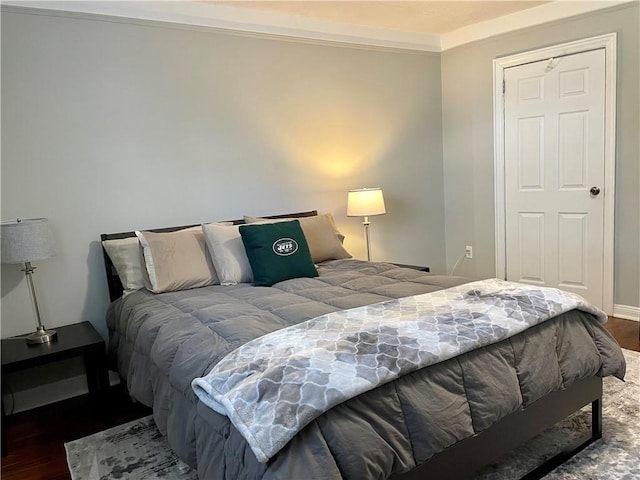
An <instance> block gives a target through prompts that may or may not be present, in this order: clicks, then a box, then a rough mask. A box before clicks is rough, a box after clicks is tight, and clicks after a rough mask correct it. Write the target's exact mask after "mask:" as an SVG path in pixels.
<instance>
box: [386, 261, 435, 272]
mask: <svg viewBox="0 0 640 480" xmlns="http://www.w3.org/2000/svg"><path fill="white" fill-rule="evenodd" d="M394 265H396V266H398V267H402V268H412V269H413V270H420V271H421V272H430V271H431V269H430V268H429V267H423V266H420V265H406V264H404V263H394Z"/></svg>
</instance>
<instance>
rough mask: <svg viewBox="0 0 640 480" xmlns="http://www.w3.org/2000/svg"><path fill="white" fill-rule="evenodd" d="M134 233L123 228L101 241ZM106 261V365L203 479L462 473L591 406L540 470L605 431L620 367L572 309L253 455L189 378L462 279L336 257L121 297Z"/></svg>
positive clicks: (335, 411) (391, 385) (349, 405)
mask: <svg viewBox="0 0 640 480" xmlns="http://www.w3.org/2000/svg"><path fill="white" fill-rule="evenodd" d="M315 216H317V212H315V211H312V212H303V213H300V214H292V215H282V216H276V217H287V218H288V217H300V218H305V217H315ZM273 218H275V217H273ZM230 223H233V224H236V225H237V224H240V223H242V221H233V222H230ZM184 228H185V227H172V228H167V229H159V230H155V232H156V233H167V232H175V231H177V230H182V229H184ZM197 228H198V227H197V226H196V229H197ZM134 237H135V233H134V232H125V233H118V234H106V235H102V236H101V239H102V240H103V242H104V241H109V240H117V239H127V238H134ZM105 263H106V267H107V276H108V283H109V289H110V295H111V298H112V300H113V303H112V304H111V305H110V307H109V311H108V313H107V324H108V327H109V331H110V343H109V355H110V361H111V364H112V368H113V369H116V370H118V371H119V373H120V375H121V377H122V378H123V379H124V381H125V382H126V384H127V388H128V389H129V392H130V394H131V396H132V398H134V399H135V400H136V401H139V402H141V403H143V404H145V405H148V406H150V407H153V415H154V420H155V422H156V424H157V425H158V428H159V429H160V431H161V432H162V433H163V434H164V435H165V437H166V438H167V440H168V443H169V445H170V446H171V448H172V449H173V450H174V451H175V452H176V453H177V454H178V455H179V456H180V457H181V458H182V459H183V460H184V461H186V462H187V463H188V464H189V465H191V466H192V467H194V468H196V469H197V471H198V475H199V477H200V478H203V479H245V478H246V479H254V478H255V479H298V478H305V477H307V478H327V479H334V478H335V479H341V478H344V479H373V478H379V479H385V478H390V479H394V480H411V479H427V478H450V479H453V478H467V477H468V476H470V475H471V474H472V473H473V472H474V471H476V470H477V469H478V468H480V467H482V466H484V465H487V464H489V463H491V462H492V461H495V460H496V459H497V458H498V457H499V456H501V455H502V454H504V453H506V452H507V451H509V450H511V449H513V448H514V447H515V446H517V445H518V444H520V443H522V442H523V441H525V440H527V439H529V438H531V437H533V436H535V435H536V434H538V433H540V432H542V431H543V430H545V429H546V428H549V427H550V426H552V425H554V424H555V423H556V422H558V421H559V420H561V419H563V418H565V417H566V416H568V415H570V414H571V413H573V412H575V411H576V410H578V409H580V408H582V407H583V406H585V405H589V404H591V408H592V429H591V431H590V432H588V433H587V434H586V435H585V437H584V438H582V439H580V441H579V442H577V443H576V444H575V445H572V446H571V448H570V449H568V450H567V451H563V452H559V453H558V455H557V456H555V457H554V458H553V459H551V460H550V461H548V462H546V463H545V464H544V465H541V466H540V467H539V468H538V469H536V470H535V471H534V472H532V473H531V474H530V476H529V477H527V478H536V477H541V476H542V475H544V474H545V473H546V472H548V471H550V470H551V469H553V468H554V467H555V466H556V465H557V464H559V463H561V462H562V461H564V460H565V459H566V458H567V457H569V456H571V455H573V454H574V453H576V452H577V451H579V450H580V449H582V448H584V447H585V446H586V445H588V444H589V443H591V442H593V441H595V440H597V439H598V438H600V436H601V434H602V426H601V406H602V405H601V402H602V377H604V376H608V375H615V376H617V377H619V378H623V376H624V369H625V365H624V358H623V356H622V352H621V350H620V348H619V346H618V345H617V343H616V342H615V340H614V339H613V338H612V337H611V336H610V335H609V334H608V332H607V331H606V330H605V329H604V327H603V326H602V324H601V323H598V322H596V321H594V319H593V315H592V314H590V313H586V312H584V311H579V310H570V311H567V312H565V313H562V314H561V315H558V316H556V317H554V318H552V319H550V320H548V321H546V322H544V323H541V324H539V325H536V326H533V327H531V328H528V329H526V330H525V331H523V332H521V333H518V334H516V335H514V336H512V337H509V338H506V339H504V340H502V341H499V342H497V343H494V344H490V345H487V346H483V347H482V348H477V349H473V350H471V351H468V352H466V353H463V354H462V355H459V356H455V357H453V358H450V359H447V360H444V361H441V362H437V363H435V364H433V365H430V366H428V367H425V368H421V369H418V370H416V371H413V372H411V373H409V374H406V375H403V376H401V377H399V378H397V379H395V380H393V381H390V382H387V383H385V384H383V385H380V386H378V387H376V388H374V389H372V390H370V391H368V392H366V393H362V394H360V395H358V396H356V397H354V398H351V399H348V400H346V401H344V402H342V403H340V404H338V405H336V406H334V407H333V408H331V409H330V410H328V411H327V412H325V413H323V414H322V415H320V416H319V417H317V418H315V419H314V420H313V421H311V422H310V423H309V424H308V425H306V426H305V427H304V428H303V429H302V430H301V431H300V432H299V433H298V434H297V435H296V436H295V437H294V438H293V439H292V440H291V441H290V442H288V443H287V444H286V445H285V446H284V447H283V448H282V449H281V450H280V451H279V452H277V453H276V454H275V455H274V456H273V457H272V458H270V459H269V460H268V461H267V462H265V463H262V462H260V461H258V459H257V458H256V455H255V454H254V451H252V449H251V447H250V446H249V445H248V443H247V441H246V440H245V438H244V437H243V436H242V435H241V434H240V432H239V431H238V429H236V428H235V427H234V426H233V424H232V423H231V422H230V420H229V418H228V417H227V416H224V415H221V414H220V413H217V412H216V411H214V410H212V409H211V408H209V407H208V406H207V405H206V404H205V403H203V402H202V401H201V400H200V399H199V397H198V396H196V394H195V393H194V390H193V388H192V385H191V384H192V381H193V380H194V378H197V377H202V376H204V375H206V374H207V372H209V371H210V370H211V369H212V367H213V366H215V365H216V364H218V363H219V362H220V361H221V360H222V359H223V358H224V357H225V356H226V355H227V354H229V353H230V352H232V351H234V350H235V349H236V348H237V347H239V346H242V345H244V344H246V343H247V342H250V341H252V340H254V339H257V338H260V337H261V336H263V335H265V334H268V333H270V332H274V331H277V330H279V329H283V328H287V327H290V326H293V325H298V324H300V323H301V322H305V321H308V320H311V319H314V318H317V317H321V316H323V315H328V314H331V313H332V312H337V311H341V310H346V309H353V308H358V307H361V306H364V305H372V304H373V305H377V304H380V302H385V301H391V300H393V299H404V298H409V297H411V296H414V295H421V294H425V293H429V292H438V291H445V290H443V289H450V288H452V287H456V286H459V285H464V284H465V282H467V281H468V280H466V279H464V278H461V277H450V276H442V275H435V274H430V273H426V272H422V271H419V270H416V269H410V268H403V267H399V266H396V265H393V264H389V263H374V262H364V261H359V260H355V259H351V258H339V259H328V260H325V261H323V262H320V263H318V264H317V271H318V276H317V277H303V278H292V279H287V280H284V281H281V282H277V283H275V284H274V285H273V286H253V285H252V284H250V283H238V284H234V285H209V286H204V287H198V288H188V289H182V290H179V291H169V292H166V293H159V294H155V293H152V292H150V291H148V290H147V289H139V290H137V291H135V292H133V293H130V294H128V295H126V296H124V297H121V295H122V288H123V287H122V284H121V283H122V282H121V281H120V278H119V277H118V274H117V273H116V271H115V269H114V265H113V262H112V258H111V257H110V256H109V255H108V254H107V253H106V251H105ZM463 288H464V287H463ZM461 460H464V461H461Z"/></svg>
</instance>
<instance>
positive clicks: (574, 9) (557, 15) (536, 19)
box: [440, 0, 637, 50]
mask: <svg viewBox="0 0 640 480" xmlns="http://www.w3.org/2000/svg"><path fill="white" fill-rule="evenodd" d="M636 1H637V0H636ZM623 3H630V2H629V0H621V1H618V0H604V1H586V2H576V1H572V0H556V1H555V2H552V3H545V4H544V5H539V6H537V7H533V8H529V9H527V10H520V11H518V12H514V13H510V14H508V15H504V16H502V17H498V18H494V19H492V20H486V21H484V22H479V23H476V24H473V25H469V26H466V27H462V28H459V29H458V30H454V31H452V32H448V33H445V34H443V35H442V36H441V37H440V47H441V49H442V50H448V49H450V48H454V47H457V46H459V45H463V44H465V43H470V42H474V41H476V40H482V39H484V38H489V37H493V36H496V35H500V34H502V33H508V32H512V31H515V30H520V29H522V28H526V27H531V26H534V25H540V24H542V23H547V22H552V21H554V20H560V19H563V18H568V17H573V16H575V15H581V14H583V13H589V12H594V11H596V10H602V9H604V8H609V7H615V6H616V5H620V4H623Z"/></svg>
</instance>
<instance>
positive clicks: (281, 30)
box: [0, 0, 640, 52]
mask: <svg viewBox="0 0 640 480" xmlns="http://www.w3.org/2000/svg"><path fill="white" fill-rule="evenodd" d="M630 1H632V2H637V1H640V0H554V1H549V0H448V1H437V0H404V1H384V0H341V1H336V0H289V1H274V0H250V1H247V0H143V1H141V0H0V3H2V6H3V8H6V7H7V6H10V7H13V8H21V9H24V8H38V9H47V10H58V11H62V12H74V13H81V14H98V15H107V16H109V17H111V18H116V17H120V18H133V19H143V20H155V21H161V22H169V23H177V24H183V25H195V26H198V27H213V28H216V29H223V30H226V31H239V32H243V34H246V33H250V34H267V35H277V36H280V37H293V38H297V39H307V40H311V41H318V40H319V41H330V42H340V43H345V44H356V45H370V46H375V47H389V48H400V49H408V50H419V51H427V52H442V51H444V50H448V49H450V48H454V47H456V46H459V45H463V44H465V43H469V42H473V41H476V40H481V39H483V38H488V37H492V36H495V35H500V34H502V33H506V32H510V31H514V30H518V29H522V28H527V27H530V26H532V25H538V24H541V23H546V22H551V21H555V20H561V19H564V18H568V17H572V16H575V15H581V14H584V13H588V12H592V11H596V10H600V9H603V8H609V7H612V6H616V5H619V4H623V3H626V2H630Z"/></svg>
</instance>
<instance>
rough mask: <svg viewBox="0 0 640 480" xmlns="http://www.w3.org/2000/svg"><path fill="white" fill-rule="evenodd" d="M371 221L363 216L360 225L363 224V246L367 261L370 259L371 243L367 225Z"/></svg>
mask: <svg viewBox="0 0 640 480" xmlns="http://www.w3.org/2000/svg"><path fill="white" fill-rule="evenodd" d="M370 224H371V222H370V221H369V217H364V220H362V225H363V226H364V248H365V250H366V252H367V262H370V261H371V250H370V248H371V243H370V240H369V225H370Z"/></svg>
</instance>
